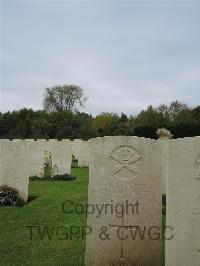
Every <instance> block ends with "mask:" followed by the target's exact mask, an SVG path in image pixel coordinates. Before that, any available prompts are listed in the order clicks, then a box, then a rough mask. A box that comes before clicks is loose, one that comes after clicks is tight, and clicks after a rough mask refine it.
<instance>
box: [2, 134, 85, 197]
mask: <svg viewBox="0 0 200 266" xmlns="http://www.w3.org/2000/svg"><path fill="white" fill-rule="evenodd" d="M88 147H89V146H88V142H87V141H83V140H79V139H77V140H74V141H70V140H67V139H63V140H61V141H58V140H56V139H50V140H45V139H40V140H36V141H35V140H33V139H27V140H20V139H14V140H12V141H10V140H8V139H1V140H0V185H8V186H11V187H15V188H17V189H18V191H19V193H20V195H21V197H22V198H23V199H24V200H25V201H26V200H27V198H28V183H29V177H30V176H41V175H42V171H43V167H44V160H45V158H44V157H45V152H48V153H50V154H52V166H55V169H56V174H60V175H62V174H65V173H68V174H70V173H71V164H72V153H73V154H74V156H75V158H76V159H77V160H78V166H79V167H87V166H89V161H88V156H89V150H88Z"/></svg>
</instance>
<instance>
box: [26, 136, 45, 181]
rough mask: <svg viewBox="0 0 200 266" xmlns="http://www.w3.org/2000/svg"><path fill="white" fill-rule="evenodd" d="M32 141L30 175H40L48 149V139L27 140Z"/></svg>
mask: <svg viewBox="0 0 200 266" xmlns="http://www.w3.org/2000/svg"><path fill="white" fill-rule="evenodd" d="M26 141H28V142H30V145H31V155H30V158H31V159H30V172H29V175H30V176H40V174H41V173H40V172H41V169H42V168H43V166H44V152H45V150H47V147H48V141H47V140H45V139H40V140H36V141H34V140H33V139H28V140H26Z"/></svg>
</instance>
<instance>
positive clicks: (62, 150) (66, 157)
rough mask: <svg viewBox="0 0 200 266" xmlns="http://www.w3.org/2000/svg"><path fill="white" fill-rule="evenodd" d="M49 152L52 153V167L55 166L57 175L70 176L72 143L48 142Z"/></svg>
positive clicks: (67, 141)
mask: <svg viewBox="0 0 200 266" xmlns="http://www.w3.org/2000/svg"><path fill="white" fill-rule="evenodd" d="M48 147H49V151H50V152H52V165H53V166H54V165H55V166H56V169H57V173H58V174H59V175H63V174H66V173H68V174H70V173H71V164H72V141H70V140H67V139H65V140H62V141H57V140H49V146H48ZM47 149H48V148H47Z"/></svg>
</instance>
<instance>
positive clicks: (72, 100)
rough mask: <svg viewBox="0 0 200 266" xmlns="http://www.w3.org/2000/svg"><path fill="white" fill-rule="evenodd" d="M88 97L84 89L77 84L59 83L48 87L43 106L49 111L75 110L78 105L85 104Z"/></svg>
mask: <svg viewBox="0 0 200 266" xmlns="http://www.w3.org/2000/svg"><path fill="white" fill-rule="evenodd" d="M86 101H87V97H85V96H84V91H83V89H82V88H81V87H79V86H76V85H66V84H65V85H63V86H60V85H57V86H54V87H52V88H46V92H45V95H44V101H43V106H44V110H46V111H47V112H51V111H62V110H68V111H72V110H75V109H76V108H77V107H78V106H82V107H83V106H84V103H85V102H86Z"/></svg>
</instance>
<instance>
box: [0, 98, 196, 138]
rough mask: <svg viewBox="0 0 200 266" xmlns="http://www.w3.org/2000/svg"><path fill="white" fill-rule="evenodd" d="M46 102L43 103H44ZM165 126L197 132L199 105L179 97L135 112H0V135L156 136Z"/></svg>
mask: <svg viewBox="0 0 200 266" xmlns="http://www.w3.org/2000/svg"><path fill="white" fill-rule="evenodd" d="M45 104H47V103H45ZM162 127H165V128H167V129H168V130H170V131H171V133H172V134H173V136H174V138H180V137H192V136H200V105H199V106H196V107H193V108H191V107H189V106H188V105H186V104H184V103H181V102H179V101H173V102H172V103H171V104H170V105H168V106H167V105H164V104H162V105H160V106H159V107H153V106H152V105H150V106H148V108H147V109H145V110H142V111H141V112H140V113H138V114H137V115H130V116H127V115H126V114H124V113H122V114H121V115H119V114H116V113H101V114H99V115H97V116H92V115H89V114H87V113H84V112H79V111H77V110H72V109H65V110H64V109H60V110H50V111H49V110H39V111H34V110H32V109H27V108H24V109H21V110H19V111H13V112H6V113H0V138H8V139H14V138H22V139H24V138H32V139H40V138H44V139H49V138H56V139H62V138H67V139H72V140H73V139H75V138H81V139H84V140H87V139H89V138H93V137H98V136H99V137H101V136H115V135H128V136H129V135H130V136H133V135H135V136H140V137H147V138H154V139H156V138H157V135H156V130H157V129H158V128H162Z"/></svg>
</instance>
